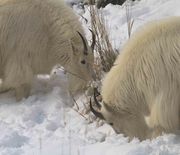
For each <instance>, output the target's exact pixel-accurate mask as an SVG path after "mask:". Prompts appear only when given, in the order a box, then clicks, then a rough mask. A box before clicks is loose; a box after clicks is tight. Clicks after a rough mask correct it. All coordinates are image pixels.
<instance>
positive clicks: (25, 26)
mask: <svg viewBox="0 0 180 155" xmlns="http://www.w3.org/2000/svg"><path fill="white" fill-rule="evenodd" d="M0 40H1V41H0V77H1V78H2V85H1V89H0V91H1V92H3V91H6V90H8V89H15V93H16V98H17V100H20V99H22V97H28V96H29V92H30V87H31V82H32V79H33V76H34V75H36V74H44V73H50V71H51V69H52V67H53V66H55V65H57V64H60V65H62V66H63V67H64V68H65V69H66V70H67V72H68V73H69V79H70V81H69V82H70V88H69V89H70V91H71V92H72V93H75V92H77V91H79V90H82V89H84V88H85V86H86V85H87V82H88V81H90V80H91V79H92V76H91V75H92V74H93V72H92V63H93V53H92V49H91V47H89V46H88V45H87V40H85V37H84V32H83V29H82V26H81V24H80V22H79V21H78V18H77V16H76V15H75V13H74V12H73V10H72V9H71V8H69V7H68V6H66V5H65V4H64V2H63V1H61V0H1V1H0Z"/></svg>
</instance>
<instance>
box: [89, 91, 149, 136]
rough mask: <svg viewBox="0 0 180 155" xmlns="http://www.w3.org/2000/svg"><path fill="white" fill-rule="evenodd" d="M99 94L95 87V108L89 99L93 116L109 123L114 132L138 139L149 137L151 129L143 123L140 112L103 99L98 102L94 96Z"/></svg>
mask: <svg viewBox="0 0 180 155" xmlns="http://www.w3.org/2000/svg"><path fill="white" fill-rule="evenodd" d="M99 94H100V93H98V92H97V89H95V91H94V102H95V105H96V109H95V108H93V105H92V101H91V100H90V109H91V111H92V112H93V114H94V115H95V116H97V117H98V118H100V119H103V120H105V121H106V122H107V123H108V124H110V125H111V126H112V128H113V129H114V130H115V132H116V133H123V134H124V135H125V136H128V137H130V139H132V138H134V137H138V138H139V139H140V140H143V139H145V138H149V136H150V134H151V130H150V129H149V128H148V127H147V125H146V124H145V122H144V117H143V116H142V115H141V113H138V112H137V111H131V110H130V109H128V108H127V107H123V106H122V107H121V106H120V105H117V104H114V103H113V104H112V103H111V102H109V103H108V104H107V103H106V102H105V101H102V103H99V101H98V100H97V98H96V97H97V96H98V95H99ZM102 97H103V96H102ZM114 102H115V101H114ZM132 109H134V108H132Z"/></svg>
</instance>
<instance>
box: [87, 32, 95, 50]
mask: <svg viewBox="0 0 180 155" xmlns="http://www.w3.org/2000/svg"><path fill="white" fill-rule="evenodd" d="M89 31H91V34H92V44H91V48H92V51H93V50H94V46H95V44H96V35H95V34H94V32H93V31H92V30H91V29H89Z"/></svg>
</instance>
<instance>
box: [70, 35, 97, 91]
mask: <svg viewBox="0 0 180 155" xmlns="http://www.w3.org/2000/svg"><path fill="white" fill-rule="evenodd" d="M77 35H78V37H79V38H78V39H79V40H80V43H76V40H75V41H74V42H72V43H71V46H72V52H71V62H70V64H69V69H68V73H67V74H68V79H69V89H70V91H71V93H72V94H76V92H79V91H80V90H81V91H82V90H84V88H85V87H86V86H87V84H88V82H89V81H91V80H93V79H94V72H93V63H94V54H93V49H92V47H90V46H88V44H87V41H86V39H85V38H84V37H83V36H82V35H81V34H80V33H79V32H78V34H77ZM77 41H78V40H77Z"/></svg>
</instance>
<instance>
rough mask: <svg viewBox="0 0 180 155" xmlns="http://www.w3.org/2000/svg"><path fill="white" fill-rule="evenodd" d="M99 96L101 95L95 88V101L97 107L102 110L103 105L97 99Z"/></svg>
mask: <svg viewBox="0 0 180 155" xmlns="http://www.w3.org/2000/svg"><path fill="white" fill-rule="evenodd" d="M99 95H101V94H100V93H99V92H98V90H97V88H94V101H95V103H96V105H97V107H98V108H99V109H100V108H101V104H100V103H99V102H98V100H97V99H96V97H97V96H99Z"/></svg>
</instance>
